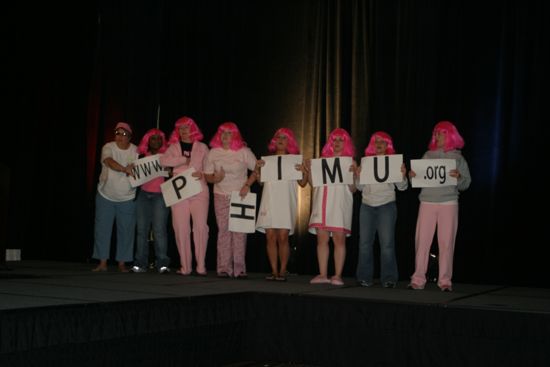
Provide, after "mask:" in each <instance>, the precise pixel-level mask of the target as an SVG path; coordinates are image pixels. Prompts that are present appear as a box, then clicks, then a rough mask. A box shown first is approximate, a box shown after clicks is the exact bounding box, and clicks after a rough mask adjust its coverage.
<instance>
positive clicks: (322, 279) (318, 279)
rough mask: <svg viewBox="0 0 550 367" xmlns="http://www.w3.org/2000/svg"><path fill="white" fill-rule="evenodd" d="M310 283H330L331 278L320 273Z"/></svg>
mask: <svg viewBox="0 0 550 367" xmlns="http://www.w3.org/2000/svg"><path fill="white" fill-rule="evenodd" d="M309 283H310V284H329V283H330V279H328V278H327V277H324V276H322V275H320V274H319V275H317V276H316V277H315V278H313V279H311V280H310V281H309Z"/></svg>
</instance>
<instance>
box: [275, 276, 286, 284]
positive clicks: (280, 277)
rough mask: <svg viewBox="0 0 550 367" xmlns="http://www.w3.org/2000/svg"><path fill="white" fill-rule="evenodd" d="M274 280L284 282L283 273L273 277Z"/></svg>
mask: <svg viewBox="0 0 550 367" xmlns="http://www.w3.org/2000/svg"><path fill="white" fill-rule="evenodd" d="M275 280H276V281H278V282H286V277H285V276H284V275H279V276H278V277H275Z"/></svg>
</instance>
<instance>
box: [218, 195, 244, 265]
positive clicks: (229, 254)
mask: <svg viewBox="0 0 550 367" xmlns="http://www.w3.org/2000/svg"><path fill="white" fill-rule="evenodd" d="M230 202H231V197H230V196H225V195H221V194H214V211H215V213H216V223H217V224H218V256H217V260H218V261H217V263H218V265H217V271H218V274H223V273H227V274H229V275H230V276H239V275H245V274H246V264H245V257H246V233H237V232H230V231H229V203H230Z"/></svg>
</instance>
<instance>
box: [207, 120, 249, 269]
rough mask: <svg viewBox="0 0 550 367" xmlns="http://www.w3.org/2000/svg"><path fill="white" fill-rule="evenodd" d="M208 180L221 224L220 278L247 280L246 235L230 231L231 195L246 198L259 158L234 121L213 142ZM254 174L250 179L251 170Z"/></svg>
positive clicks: (219, 230) (218, 220)
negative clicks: (249, 146) (233, 192)
mask: <svg viewBox="0 0 550 367" xmlns="http://www.w3.org/2000/svg"><path fill="white" fill-rule="evenodd" d="M210 147H211V148H212V149H211V150H210V152H209V153H208V156H207V158H206V163H205V167H204V173H205V175H206V180H207V181H208V182H210V183H213V184H214V210H215V212H216V223H217V224H218V243H217V248H218V255H217V273H218V276H219V277H235V278H245V277H246V276H247V274H246V264H245V255H246V233H237V232H231V231H229V204H230V201H231V192H232V191H238V192H239V195H240V196H241V197H243V198H244V197H245V196H246V195H247V194H248V193H249V191H250V185H252V184H253V183H254V181H256V173H255V168H256V157H255V156H254V153H252V151H251V150H250V148H248V147H247V146H246V143H245V142H244V141H243V139H242V137H241V133H240V132H239V128H238V127H237V125H236V124H235V123H234V122H224V123H223V124H221V125H220V126H219V127H218V130H217V132H216V135H214V137H213V138H212V140H211V141H210ZM249 170H250V171H253V172H252V174H251V175H250V176H248V171H249Z"/></svg>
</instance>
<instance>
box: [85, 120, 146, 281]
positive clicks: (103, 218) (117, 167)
mask: <svg viewBox="0 0 550 367" xmlns="http://www.w3.org/2000/svg"><path fill="white" fill-rule="evenodd" d="M131 139H132V128H131V127H130V125H129V124H127V123H126V122H119V123H117V124H116V127H115V140H114V141H111V142H109V143H107V144H105V145H104V146H103V148H102V149H101V174H100V176H99V183H98V185H97V194H96V197H95V227H94V252H93V255H92V257H93V258H94V259H99V265H98V266H97V267H95V268H94V269H93V270H92V271H107V260H108V259H109V254H110V249H111V235H112V231H113V222H116V229H117V248H116V255H115V258H116V260H117V261H118V270H119V271H121V272H128V269H127V268H126V262H129V261H132V260H133V259H134V239H135V230H136V203H135V201H134V198H135V195H136V190H135V188H133V187H132V186H131V185H130V180H129V179H128V176H133V175H134V173H133V168H134V165H133V162H134V161H135V160H137V158H138V153H137V147H136V146H135V145H134V144H132V143H131V142H130V140H131Z"/></svg>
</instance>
